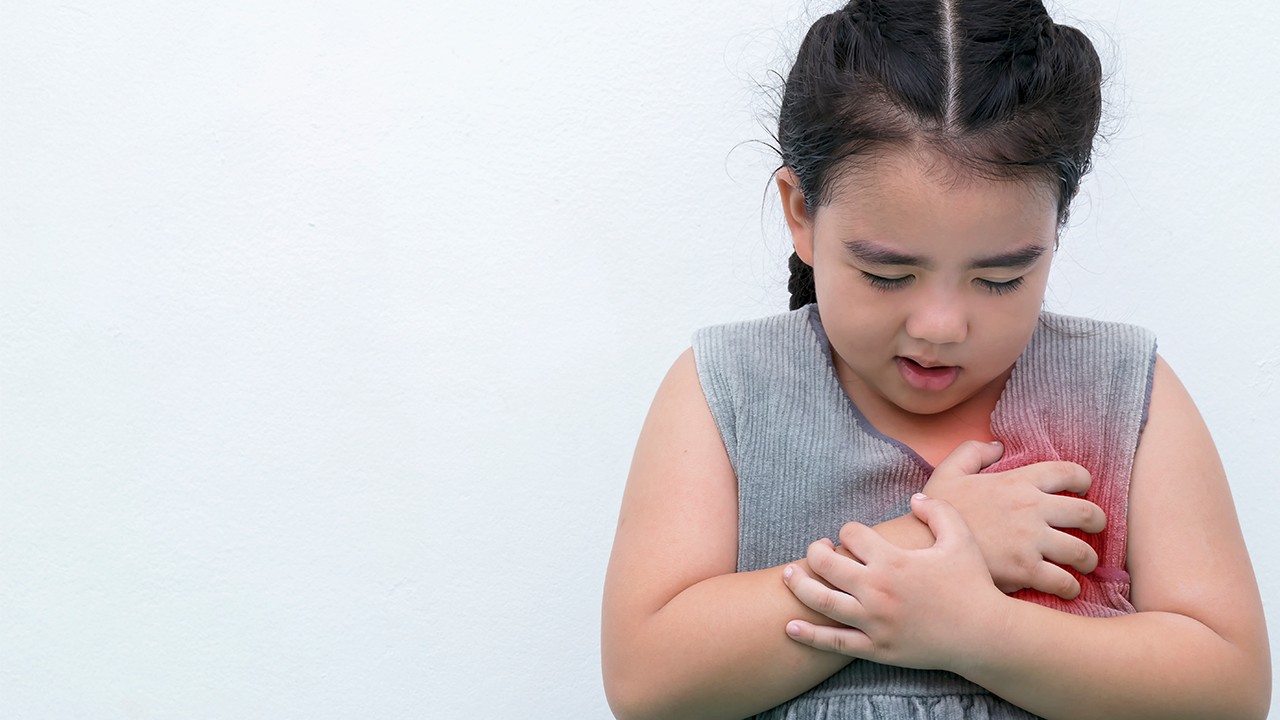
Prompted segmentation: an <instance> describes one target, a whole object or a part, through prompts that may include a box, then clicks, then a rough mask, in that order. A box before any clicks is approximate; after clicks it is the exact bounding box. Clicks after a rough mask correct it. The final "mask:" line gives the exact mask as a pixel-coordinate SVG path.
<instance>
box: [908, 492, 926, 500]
mask: <svg viewBox="0 0 1280 720" xmlns="http://www.w3.org/2000/svg"><path fill="white" fill-rule="evenodd" d="M911 499H912V500H928V499H929V496H928V495H925V494H924V493H916V494H915V495H912V496H911Z"/></svg>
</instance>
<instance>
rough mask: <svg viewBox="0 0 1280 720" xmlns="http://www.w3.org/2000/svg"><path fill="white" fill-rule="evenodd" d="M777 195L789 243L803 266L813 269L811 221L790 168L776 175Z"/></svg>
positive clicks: (802, 194) (797, 181)
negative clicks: (784, 217) (787, 231)
mask: <svg viewBox="0 0 1280 720" xmlns="http://www.w3.org/2000/svg"><path fill="white" fill-rule="evenodd" d="M776 179H777V182H778V194H779V195H780V196H782V213H783V214H784V215H785V216H786V218H787V227H788V228H790V229H791V242H792V244H793V245H795V248H796V255H799V256H800V259H801V260H803V261H804V264H805V265H808V266H809V267H813V221H812V220H811V219H810V217H809V215H808V213H806V212H805V209H804V192H803V191H801V190H800V179H799V178H797V177H796V174H795V173H794V172H792V170H791V168H789V167H786V166H783V168H782V169H781V170H779V171H778V173H777V178H776Z"/></svg>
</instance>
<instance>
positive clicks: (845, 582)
mask: <svg viewBox="0 0 1280 720" xmlns="http://www.w3.org/2000/svg"><path fill="white" fill-rule="evenodd" d="M828 542H829V541H828ZM805 559H806V560H808V561H809V569H810V570H812V571H813V573H814V574H815V575H817V576H818V577H819V578H820V579H821V580H825V581H826V582H827V583H828V584H830V585H833V586H835V587H837V588H839V589H841V590H844V591H847V592H853V591H854V589H855V588H856V586H857V583H858V577H859V573H860V572H861V571H862V570H863V569H864V567H863V565H862V563H860V562H858V561H857V560H856V559H855V558H853V557H851V556H849V555H842V554H841V553H839V552H838V551H837V550H836V549H835V548H833V547H831V546H830V545H829V544H827V543H826V542H823V541H821V540H819V541H818V542H815V543H810V544H809V552H807V553H805ZM801 572H803V570H802V571H801Z"/></svg>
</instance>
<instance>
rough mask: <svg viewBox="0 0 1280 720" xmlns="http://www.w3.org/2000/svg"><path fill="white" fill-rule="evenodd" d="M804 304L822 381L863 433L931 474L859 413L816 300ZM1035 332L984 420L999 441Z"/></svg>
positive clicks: (928, 465)
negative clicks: (839, 370) (1012, 390)
mask: <svg viewBox="0 0 1280 720" xmlns="http://www.w3.org/2000/svg"><path fill="white" fill-rule="evenodd" d="M805 308H806V309H807V310H808V311H809V312H808V318H807V319H808V322H809V329H810V330H811V331H812V333H811V337H812V338H813V340H814V343H815V344H816V345H817V349H818V352H819V354H820V356H821V357H822V358H824V359H825V360H826V373H825V376H826V382H827V383H828V384H829V385H831V386H833V387H832V389H833V390H834V391H835V392H838V393H839V394H840V396H841V397H842V398H844V402H845V403H847V404H848V406H849V409H850V410H851V411H852V412H853V415H854V418H855V419H856V421H857V425H858V427H859V428H860V429H861V430H862V432H863V433H864V434H866V435H867V436H869V437H872V438H875V439H876V440H879V441H880V442H882V443H885V444H887V445H889V446H890V447H893V448H895V449H897V450H898V451H899V452H900V453H902V454H903V455H904V456H906V457H907V459H909V460H911V461H912V462H914V463H916V464H917V465H919V466H920V468H921V469H923V470H924V471H926V472H927V473H929V474H930V475H932V474H933V471H934V469H935V466H934V465H933V464H932V463H930V462H929V461H928V460H925V459H924V457H923V456H921V455H920V453H918V452H916V451H915V449H914V448H912V447H911V446H910V445H907V444H906V443H904V442H902V441H901V440H899V439H897V438H895V437H893V436H890V435H886V434H884V433H882V432H880V430H879V428H877V427H876V426H875V425H874V424H872V422H871V421H870V420H868V419H867V416H866V415H864V414H863V412H862V409H861V408H859V407H858V404H857V403H855V402H854V401H853V398H851V397H849V393H848V391H846V390H845V388H844V383H842V382H840V376H839V375H837V374H836V367H835V361H834V358H832V357H831V341H830V339H828V338H827V331H826V329H825V328H823V326H822V318H821V317H820V316H819V313H818V305H817V303H810V304H809V305H807V306H805ZM1039 332H1040V324H1039V323H1037V324H1036V329H1035V330H1034V331H1033V332H1032V334H1031V339H1030V340H1028V341H1027V347H1026V348H1023V350H1022V354H1021V355H1019V356H1018V359H1017V360H1016V361H1014V364H1013V370H1012V371H1011V372H1010V373H1009V379H1008V380H1005V383H1004V387H1002V388H1000V396H999V397H998V398H996V404H995V407H994V408H992V410H991V418H990V419H989V420H988V423H989V424H990V427H991V432H992V435H996V436H997V437H996V439H998V440H1001V441H1002V442H1003V439H1002V438H1001V437H999V433H998V431H1000V430H1004V429H1005V428H1004V423H1002V422H1001V420H1002V419H1003V417H1004V408H1005V406H1006V405H1007V404H1008V403H1007V401H1006V398H1008V397H1009V388H1010V387H1012V386H1013V385H1014V383H1015V382H1017V381H1018V379H1019V378H1020V377H1021V368H1022V365H1023V358H1025V357H1026V356H1027V350H1028V349H1029V348H1030V347H1031V346H1032V345H1033V344H1034V343H1035V339H1036V335H1037V334H1038V333H1039ZM1006 445H1007V443H1006Z"/></svg>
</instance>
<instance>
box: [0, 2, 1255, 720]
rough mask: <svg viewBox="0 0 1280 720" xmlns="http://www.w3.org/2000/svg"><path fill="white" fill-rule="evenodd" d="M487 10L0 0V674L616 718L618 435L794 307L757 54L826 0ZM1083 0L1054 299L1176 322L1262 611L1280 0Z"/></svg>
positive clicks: (0, 680)
mask: <svg viewBox="0 0 1280 720" xmlns="http://www.w3.org/2000/svg"><path fill="white" fill-rule="evenodd" d="M1064 2H1065V0H1064ZM509 5H511V7H502V6H500V5H495V4H492V3H484V4H471V3H451V4H448V5H447V6H445V4H444V3H427V4H426V5H425V6H424V5H423V4H422V3H415V2H408V1H407V0H375V1H372V2H364V3H359V4H357V3H335V2H318V3H317V2H296V1H295V2H272V3H260V2H251V1H249V0H229V1H224V2H219V3H204V4H200V3H183V4H180V3H155V2H142V1H141V0H133V1H128V2H114V3H103V2H84V1H83V0H68V1H67V2H62V3H44V2H24V1H21V0H4V1H3V4H0V715H3V716H4V717H23V718H81V717H94V718H178V717H181V718H250V717H273V718H274V717H307V718H347V717H385V718H410V717H414V718H420V717H441V718H445V717H448V718H454V717H458V718H462V717H468V718H469V717H476V718H489V717H494V718H497V717H529V718H543V717H546V718H551V717H555V718H560V717H574V718H593V717H594V718H600V717H607V715H608V710H607V707H606V705H605V702H604V696H603V692H602V690H601V683H600V680H599V670H598V646H599V633H598V622H599V604H600V591H601V585H602V580H603V574H604V568H605V563H606V559H607V557H608V552H609V545H610V542H611V539H612V533H613V524H614V522H615V519H616V516H617V507H618V503H619V500H620V497H621V492H622V487H623V482H624V479H625V477H626V472H627V467H628V463H629V459H630V453H631V450H632V446H633V443H634V441H635V438H636V435H637V432H638V430H639V428H640V424H641V421H642V420H643V416H644V413H645V411H646V409H647V406H648V401H649V398H650V397H651V396H652V393H653V391H654V389H655V388H656V387H657V384H658V381H659V380H660V379H661V377H662V375H663V373H664V372H665V370H666V368H667V366H668V365H669V363H670V362H671V361H672V360H673V359H674V358H675V356H676V355H677V354H678V353H679V351H680V350H681V349H682V348H683V347H685V346H686V345H687V343H688V338H689V335H690V333H691V332H692V330H693V329H695V328H696V327H699V326H702V325H705V324H710V323H715V322H723V321H728V320H733V319H739V318H746V317H753V316H760V315H764V314H768V313H773V312H777V311H780V310H781V309H784V308H785V303H786V293H785V272H784V269H783V268H784V261H785V257H786V254H787V252H788V251H787V247H786V241H785V239H784V237H783V225H782V223H781V220H780V218H779V215H778V209H777V205H776V203H775V202H774V200H773V198H772V197H766V196H767V193H766V190H767V188H768V177H767V176H768V173H769V171H770V169H771V168H772V165H771V163H770V158H769V156H768V154H767V153H766V152H763V151H761V150H760V149H759V148H758V147H757V146H755V145H753V144H751V141H753V140H761V139H765V138H766V137H767V135H766V133H765V131H764V130H763V129H761V127H760V126H759V125H758V123H757V121H758V119H759V118H763V117H767V115H768V113H769V109H770V105H769V100H768V94H767V93H766V92H764V91H762V90H761V89H760V88H759V87H758V83H770V82H772V81H771V80H770V76H769V74H768V71H769V70H785V67H786V62H787V60H786V57H787V55H788V54H789V53H790V52H791V51H792V50H794V48H795V47H796V45H797V44H798V36H799V34H800V32H801V31H802V30H803V28H804V27H807V25H808V23H809V22H810V21H811V20H812V19H813V18H815V17H816V16H817V15H818V14H821V12H824V11H825V10H826V9H828V7H829V5H830V4H829V3H825V2H824V3H818V2H813V3H811V4H809V5H807V6H806V5H801V4H798V3H792V2H782V1H781V0H745V1H744V0H735V1H733V2H728V1H725V0H711V1H710V2H703V3H689V2H670V1H659V2H650V3H591V2H584V1H581V0H579V1H573V0H555V1H550V2H541V3H536V4H521V5H518V6H517V5H516V4H514V3H512V4H509ZM1065 17H1074V18H1077V19H1080V20H1082V21H1083V24H1084V26H1085V27H1086V28H1087V29H1089V30H1090V32H1091V34H1092V35H1094V37H1097V38H1099V39H1100V42H1101V44H1102V46H1103V50H1104V55H1106V57H1107V60H1108V64H1109V67H1110V68H1111V69H1112V71H1113V72H1114V73H1115V83H1114V85H1113V97H1114V98H1115V99H1116V101H1117V102H1116V104H1115V105H1114V108H1113V109H1114V110H1115V111H1116V113H1117V114H1118V115H1119V116H1121V117H1122V118H1123V122H1122V123H1117V125H1116V128H1117V129H1116V131H1115V133H1114V138H1113V140H1112V142H1111V143H1110V144H1109V145H1107V146H1104V147H1103V148H1102V156H1101V157H1100V159H1099V162H1098V168H1097V172H1096V174H1095V175H1094V176H1093V179H1092V180H1091V181H1090V183H1089V184H1088V186H1087V187H1086V190H1085V197H1084V198H1083V200H1082V202H1081V204H1080V205H1079V206H1078V210H1077V215H1076V222H1075V225H1074V227H1073V229H1072V230H1071V232H1070V233H1069V234H1068V235H1067V237H1066V238H1065V240H1064V243H1063V249H1062V251H1061V252H1060V255H1059V258H1058V260H1057V268H1056V270H1055V272H1056V279H1055V281H1054V283H1053V286H1052V292H1051V297H1050V301H1049V304H1050V307H1051V308H1052V309H1056V310H1064V311H1067V312H1074V313H1080V314H1091V315H1095V316H1099V317H1105V318H1111V319H1121V320H1126V321H1132V322H1137V323H1141V324H1145V325H1147V326H1149V327H1152V328H1153V329H1155V330H1156V331H1157V332H1158V333H1159V335H1160V338H1161V344H1162V350H1163V352H1164V354H1165V356H1166V357H1167V358H1168V359H1169V361H1170V362H1171V364H1173V366H1174V367H1175V368H1177V369H1178V370H1179V372H1180V373H1181V375H1182V377H1183V379H1184V381H1185V382H1186V384H1187V385H1188V386H1189V387H1190V388H1191V390H1192V392H1193V394H1194V395H1195V396H1196V397H1197V398H1198V400H1199V402H1200V405H1201V408H1202V409H1203V412H1204V414H1205V416H1206V417H1207V419H1208V421H1209V424H1210V426H1211V428H1212V429H1213V431H1214V433H1215V435H1216V437H1217V440H1218V442H1219V445H1220V448H1221V451H1222V454H1223V456H1224V457H1225V461H1226V465H1227V468H1228V470H1229V473H1230V475H1231V478H1232V482H1233V487H1234V492H1235V494H1236V498H1237V503H1238V506H1239V510H1240V515H1241V522H1242V524H1243V526H1244V530H1245V533H1246V535H1247V537H1248V541H1249V543H1250V547H1251V548H1252V552H1253V558H1254V563H1255V566H1256V569H1257V573H1258V577H1259V580H1260V582H1261V584H1262V588H1263V594H1264V598H1265V601H1266V603H1267V610H1268V614H1269V616H1270V619H1271V626H1272V628H1273V634H1274V633H1278V632H1280V560H1278V559H1277V556H1276V549H1277V547H1280V530H1278V529H1277V525H1276V523H1275V522H1274V510H1273V509H1274V508H1275V507H1276V505H1277V504H1278V503H1280V493H1278V492H1277V490H1276V484H1275V482H1274V475H1275V471H1274V466H1275V448H1276V436H1277V433H1278V432H1280V387H1278V385H1280V321H1278V320H1277V316H1278V315H1280V312H1278V311H1280V291H1278V290H1277V285H1276V277H1277V275H1280V250H1277V232H1276V229H1275V228H1276V211H1277V208H1280V153H1278V152H1277V146H1278V143H1277V139H1276V134H1277V130H1276V121H1275V118H1276V116H1277V112H1280V90H1278V89H1277V87H1278V86H1277V85H1276V83H1275V78H1276V77H1277V76H1280V60H1278V58H1280V52H1278V51H1277V49H1276V45H1275V39H1274V32H1273V31H1274V28H1276V27H1277V26H1280V5H1277V4H1275V3H1272V2H1269V0H1249V1H1248V2H1240V3H1233V4H1232V5H1231V7H1230V8H1226V7H1225V6H1224V7H1222V8H1218V7H1216V6H1215V7H1214V8H1212V9H1207V6H1205V4H1204V3H1203V2H1192V1H1191V0H1126V1H1124V2H1117V1H1116V0H1072V1H1071V2H1070V4H1069V7H1068V8H1067V9H1066V11H1064V12H1063V13H1061V14H1060V19H1063V18H1065ZM1194 571H1195V570H1194V568H1188V572H1194ZM1275 644H1276V645H1277V646H1278V647H1280V642H1276V643H1275Z"/></svg>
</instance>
